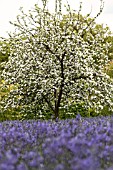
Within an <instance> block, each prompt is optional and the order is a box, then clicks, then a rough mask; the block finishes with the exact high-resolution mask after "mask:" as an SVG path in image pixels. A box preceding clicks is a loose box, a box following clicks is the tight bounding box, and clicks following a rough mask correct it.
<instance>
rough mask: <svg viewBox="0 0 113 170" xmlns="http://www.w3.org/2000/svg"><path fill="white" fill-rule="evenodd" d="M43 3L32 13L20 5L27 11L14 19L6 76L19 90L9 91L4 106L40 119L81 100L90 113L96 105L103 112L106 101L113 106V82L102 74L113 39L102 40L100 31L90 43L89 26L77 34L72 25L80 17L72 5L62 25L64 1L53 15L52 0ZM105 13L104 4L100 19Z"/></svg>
mask: <svg viewBox="0 0 113 170" xmlns="http://www.w3.org/2000/svg"><path fill="white" fill-rule="evenodd" d="M42 2H43V8H42V9H41V8H39V6H38V5H35V8H34V10H33V11H30V12H29V14H28V15H27V14H25V13H24V11H23V9H21V12H22V15H21V16H17V21H16V22H15V23H13V25H14V26H15V27H16V31H17V32H14V33H13V34H12V35H10V44H11V53H10V57H9V61H8V63H7V65H6V68H5V70H4V71H3V78H4V80H5V83H6V84H9V85H10V84H14V85H15V87H16V88H15V90H13V89H12V90H11V91H10V93H9V97H8V98H7V99H6V100H5V101H4V108H5V109H6V108H8V107H12V108H17V107H20V108H22V112H24V113H25V112H27V111H28V113H29V114H30V113H34V114H35V115H38V116H39V117H41V116H43V114H46V113H48V112H51V113H53V114H54V115H55V118H57V117H59V115H60V114H61V112H62V110H63V111H64V114H66V113H69V112H71V111H70V109H69V108H70V107H71V106H73V105H79V104H82V105H83V107H84V109H85V110H87V112H88V113H89V112H90V109H91V108H93V109H95V111H97V112H99V111H100V110H102V109H103V106H104V105H108V106H109V109H111V110H112V105H113V101H112V98H113V96H112V95H113V83H112V81H111V79H110V77H109V76H107V75H106V73H103V72H102V69H103V68H104V66H105V64H106V63H107V62H108V56H107V55H105V53H106V51H107V49H108V47H109V43H107V44H103V43H100V41H102V40H101V37H100V36H99V35H98V34H97V35H96V36H95V38H92V40H91V42H92V45H90V46H89V43H88V41H86V40H85V39H84V37H83V36H82V34H83V32H84V28H81V31H78V32H77V33H75V29H73V27H71V28H70V26H71V25H73V23H74V22H75V21H74V17H72V15H74V11H72V10H71V9H70V6H69V4H68V5H67V12H68V16H69V17H68V18H67V17H66V19H65V23H64V24H62V26H61V22H62V18H63V17H64V16H63V14H62V10H61V9H62V3H61V0H59V1H56V4H55V5H56V6H55V13H54V14H51V13H50V12H49V11H48V10H47V8H46V6H47V1H44V0H43V1H42ZM101 2H102V1H101ZM102 3H103V2H102ZM80 8H81V6H80ZM101 11H102V4H101V7H100V12H99V13H98V14H97V16H96V17H98V15H99V14H100V13H101ZM94 19H95V18H94ZM76 27H79V18H78V21H77V23H76ZM89 27H90V26H89V24H88V25H87V29H89ZM23 37H25V38H23Z"/></svg>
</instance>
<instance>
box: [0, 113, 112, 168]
mask: <svg viewBox="0 0 113 170" xmlns="http://www.w3.org/2000/svg"><path fill="white" fill-rule="evenodd" d="M0 170H113V116H107V117H104V116H100V117H93V118H83V117H81V116H80V115H77V117H76V118H75V119H65V120H56V121H52V120H24V121H19V120H15V121H4V122H1V123H0Z"/></svg>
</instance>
